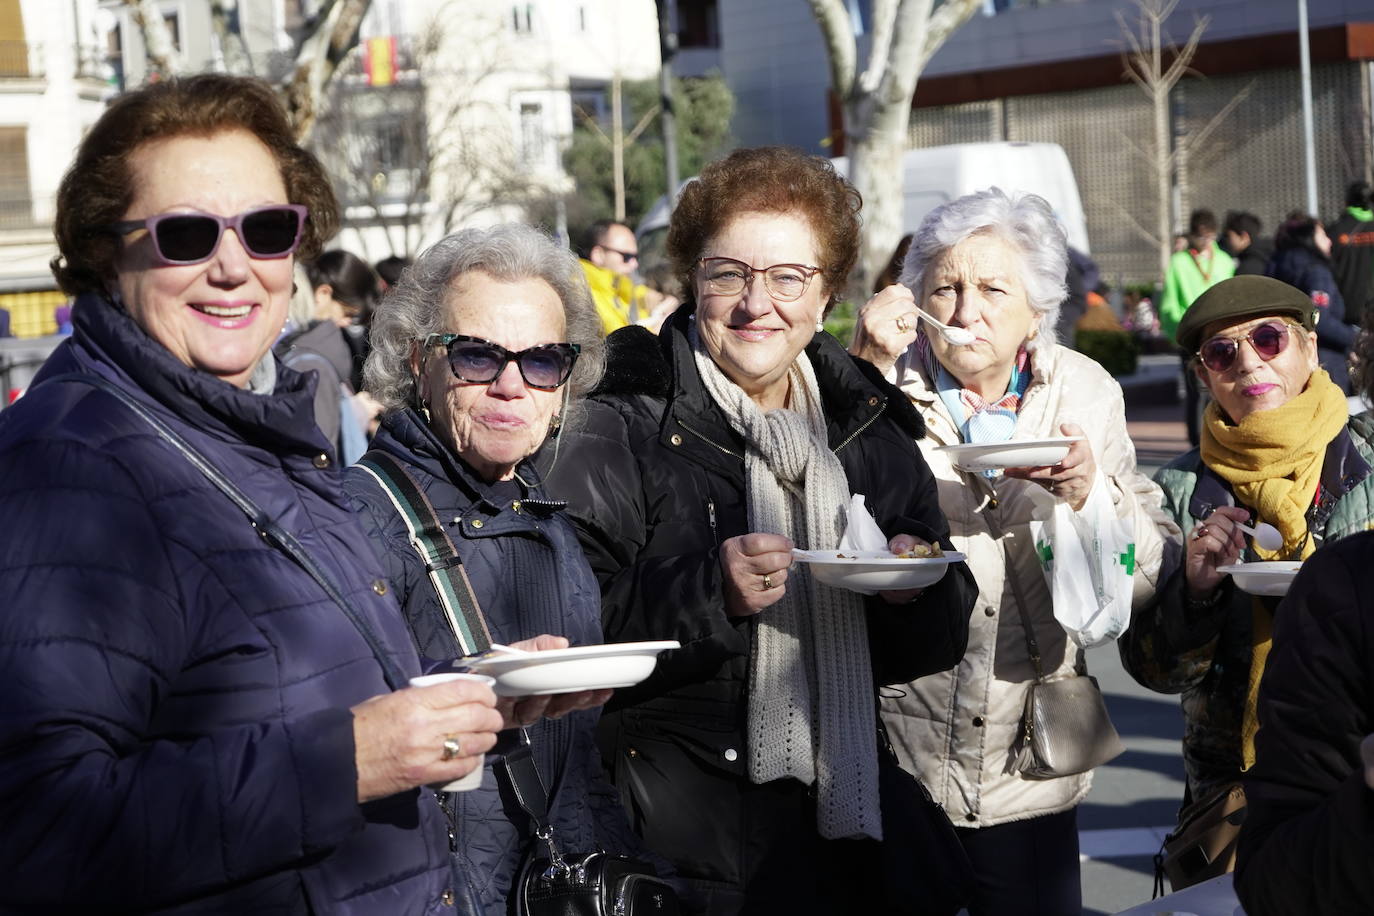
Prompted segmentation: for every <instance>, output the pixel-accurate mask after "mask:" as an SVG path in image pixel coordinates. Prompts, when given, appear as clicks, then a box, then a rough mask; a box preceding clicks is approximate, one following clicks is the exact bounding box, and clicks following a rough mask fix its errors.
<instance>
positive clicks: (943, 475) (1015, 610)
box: [882, 345, 1179, 827]
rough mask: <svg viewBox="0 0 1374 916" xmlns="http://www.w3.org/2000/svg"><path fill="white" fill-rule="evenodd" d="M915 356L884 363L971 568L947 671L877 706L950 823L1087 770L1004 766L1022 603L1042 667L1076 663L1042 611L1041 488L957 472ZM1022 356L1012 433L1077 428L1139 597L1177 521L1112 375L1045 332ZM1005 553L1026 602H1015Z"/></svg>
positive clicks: (975, 823) (1035, 804)
mask: <svg viewBox="0 0 1374 916" xmlns="http://www.w3.org/2000/svg"><path fill="white" fill-rule="evenodd" d="M918 363H919V361H918V360H917V359H916V357H915V354H914V352H913V350H908V351H907V353H906V354H905V355H904V356H903V357H902V359H901V360H899V361H898V363H897V365H896V367H895V369H894V372H895V377H894V381H895V382H896V384H897V385H898V386H899V387H900V388H901V389H902V390H903V391H904V392H905V393H906V394H907V396H908V397H910V398H911V399H912V401H913V402H914V403H915V405H916V407H917V409H918V410H920V412H921V415H922V416H923V417H924V418H925V421H926V428H927V435H926V438H925V439H924V440H923V441H922V442H921V443H920V447H921V452H922V454H923V455H924V456H925V459H926V462H927V464H929V465H930V469H931V471H932V472H933V473H934V475H935V479H936V482H937V485H938V487H939V491H940V508H942V509H943V510H944V512H945V515H946V516H947V517H948V518H949V525H950V533H951V537H952V539H953V543H954V549H955V550H958V551H960V552H961V553H964V554H966V555H967V557H968V566H969V568H970V569H971V570H972V571H973V575H974V578H975V579H976V580H977V582H978V600H977V603H976V604H975V605H974V609H973V616H972V619H971V620H970V623H969V641H968V652H967V653H966V654H965V655H964V658H963V661H961V662H960V663H959V665H958V667H956V668H953V669H951V670H950V671H946V672H942V673H940V674H935V675H931V676H929V677H924V678H921V679H920V680H918V681H915V682H913V683H910V684H902V685H896V686H895V688H892V689H888V690H885V691H884V694H886V695H887V696H885V698H884V699H883V701H882V712H883V719H884V721H885V722H886V724H887V727H888V730H889V732H890V733H891V736H892V742H893V745H894V746H895V748H896V750H897V754H898V756H899V758H900V759H901V762H902V765H903V766H904V767H906V768H907V769H908V770H910V771H911V772H913V773H915V774H916V775H917V776H919V777H920V778H921V781H922V782H924V783H925V784H926V786H927V787H929V789H930V791H931V794H933V795H934V796H935V800H936V801H937V802H939V803H940V804H941V805H943V806H944V809H945V811H946V812H947V813H948V814H949V816H950V819H951V820H952V821H953V822H954V823H955V825H956V826H961V827H988V826H992V825H994V824H1002V823H1006V822H1009V821H1016V820H1022V819H1025V818H1031V817H1037V816H1039V815H1044V814H1053V813H1056V812H1059V811H1064V810H1067V809H1068V808H1071V807H1072V806H1074V805H1076V804H1078V802H1079V801H1081V800H1082V798H1083V796H1084V795H1086V794H1087V792H1088V789H1089V787H1090V786H1091V785H1092V776H1091V774H1089V773H1085V774H1082V775H1079V776H1067V777H1061V778H1057V779H1047V780H1037V779H1024V778H1022V777H1021V776H1019V775H1016V774H1008V773H1006V772H1005V770H1006V766H1007V758H1008V755H1009V752H1010V751H1011V750H1012V748H1013V745H1014V744H1015V742H1016V741H1017V738H1018V736H1019V733H1020V723H1021V715H1022V711H1023V708H1024V706H1025V701H1026V689H1027V687H1028V686H1029V685H1030V684H1031V683H1032V682H1033V681H1034V679H1035V672H1034V669H1033V667H1032V665H1031V661H1030V656H1029V653H1028V652H1027V650H1026V640H1025V633H1024V631H1023V630H1022V627H1021V617H1020V615H1022V614H1026V615H1028V619H1029V620H1030V621H1031V623H1032V626H1033V627H1034V632H1035V637H1036V640H1037V642H1038V643H1039V646H1040V653H1041V663H1042V666H1043V668H1044V671H1045V674H1046V676H1047V677H1048V678H1050V679H1054V678H1058V677H1068V676H1071V675H1073V674H1074V672H1075V671H1077V672H1078V673H1080V674H1081V673H1085V672H1086V668H1085V665H1084V659H1083V652H1082V650H1081V649H1079V648H1078V647H1077V646H1075V645H1074V644H1073V643H1072V642H1071V641H1070V640H1069V639H1068V637H1067V636H1066V635H1065V633H1064V631H1063V629H1062V628H1061V627H1060V626H1059V624H1058V622H1057V621H1056V620H1055V619H1054V610H1053V608H1052V606H1051V598H1050V590H1049V586H1048V585H1047V583H1046V581H1045V575H1044V573H1043V572H1042V571H1041V568H1040V565H1039V561H1038V560H1037V558H1036V554H1035V549H1034V546H1033V544H1032V542H1031V537H1030V521H1031V511H1032V508H1033V505H1032V500H1031V498H1030V495H1029V491H1030V490H1031V489H1032V488H1035V489H1039V490H1040V491H1041V492H1044V490H1043V488H1042V487H1040V485H1039V484H1034V483H1030V482H1029V481H1023V480H1014V479H1011V478H1007V477H1001V476H999V477H997V478H995V479H991V480H990V479H988V478H986V477H983V476H981V475H977V474H966V473H964V472H961V471H958V470H956V469H955V468H954V467H953V465H952V464H951V463H950V460H949V458H948V457H946V455H945V454H944V453H942V452H939V451H937V450H936V449H938V448H939V447H940V446H943V445H958V444H960V438H959V433H958V430H957V429H956V428H955V425H954V422H953V420H952V419H951V417H950V415H949V412H948V411H947V410H946V408H945V405H944V404H943V402H941V400H940V398H939V396H938V395H937V394H936V393H935V391H934V389H933V388H932V386H931V384H930V380H929V379H928V378H926V376H925V373H924V370H923V369H922V368H921V367H920V366H919V364H918ZM1032 363H1033V373H1032V380H1031V384H1030V386H1029V387H1028V388H1027V390H1026V395H1025V398H1024V399H1023V400H1022V404H1021V409H1020V412H1019V414H1018V417H1017V424H1016V433H1015V436H1014V438H1016V439H1039V438H1044V437H1047V436H1058V435H1060V431H1059V426H1060V424H1061V423H1066V422H1068V423H1077V424H1078V425H1079V426H1081V427H1082V428H1083V430H1084V432H1085V433H1086V434H1087V436H1088V440H1089V442H1090V443H1091V445H1092V450H1093V456H1094V458H1095V459H1096V461H1097V466H1098V468H1099V470H1100V471H1101V473H1102V475H1103V477H1104V479H1105V481H1106V484H1107V487H1108V489H1109V491H1110V493H1111V497H1112V502H1113V503H1114V505H1115V506H1116V509H1117V513H1118V515H1119V517H1121V518H1123V519H1130V520H1131V523H1132V525H1133V527H1134V529H1135V542H1136V571H1135V595H1134V603H1135V604H1136V605H1139V604H1141V603H1143V602H1144V601H1145V600H1146V599H1148V598H1149V596H1150V595H1151V594H1153V592H1154V588H1155V584H1156V582H1157V581H1158V580H1159V574H1160V566H1161V562H1162V557H1163V555H1164V552H1165V551H1164V543H1165V540H1166V539H1174V540H1175V541H1177V540H1178V536H1179V535H1178V528H1177V526H1175V525H1174V523H1173V522H1172V521H1171V520H1170V519H1169V518H1167V517H1166V516H1165V515H1164V514H1163V512H1162V511H1161V509H1160V505H1161V503H1162V500H1163V494H1162V493H1161V491H1160V489H1159V487H1157V486H1156V485H1155V484H1154V483H1153V482H1152V481H1151V480H1150V479H1149V478H1148V477H1146V476H1144V475H1143V474H1141V473H1140V472H1139V471H1138V470H1137V469H1136V457H1135V446H1134V445H1133V444H1132V442H1131V440H1130V438H1129V436H1128V435H1127V433H1126V416H1125V405H1124V403H1123V401H1122V395H1121V386H1120V385H1118V384H1117V382H1116V380H1115V379H1113V378H1112V377H1111V376H1110V375H1108V374H1107V372H1106V371H1105V370H1104V369H1103V368H1102V367H1101V366H1100V365H1098V363H1096V362H1095V361H1093V360H1091V359H1089V358H1087V357H1085V356H1083V355H1081V354H1079V353H1076V352H1074V351H1073V350H1069V349H1067V348H1064V347H1060V346H1057V345H1051V346H1048V347H1042V348H1041V349H1040V350H1038V351H1036V353H1035V356H1034V358H1033V360H1032ZM998 532H1002V534H1001V536H1000V537H999V535H998ZM1170 553H1171V554H1173V553H1174V551H1170ZM1009 567H1010V568H1011V569H1012V570H1014V571H1015V572H1016V574H1017V576H1018V577H1019V579H1020V582H1021V588H1022V590H1023V592H1024V594H1025V596H1026V601H1027V603H1028V604H1029V607H1024V608H1023V607H1018V606H1017V602H1016V599H1015V597H1014V592H1013V589H1012V586H1011V584H1010V581H1009V579H1008V568H1009ZM898 692H900V694H901V696H896V694H897V693H898Z"/></svg>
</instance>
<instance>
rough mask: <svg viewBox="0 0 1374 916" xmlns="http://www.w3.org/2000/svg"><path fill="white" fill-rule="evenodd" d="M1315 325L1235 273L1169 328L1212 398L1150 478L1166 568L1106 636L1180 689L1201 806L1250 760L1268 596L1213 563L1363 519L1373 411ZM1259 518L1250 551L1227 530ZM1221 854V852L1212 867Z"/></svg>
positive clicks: (1220, 863) (1311, 546) (1288, 547)
mask: <svg viewBox="0 0 1374 916" xmlns="http://www.w3.org/2000/svg"><path fill="white" fill-rule="evenodd" d="M1315 324H1316V316H1315V312H1314V306H1313V303H1312V300H1311V299H1310V298H1309V297H1308V296H1307V294H1306V293H1304V292H1301V291H1299V290H1297V289H1295V288H1294V287H1292V286H1289V285H1288V284H1286V283H1282V282H1280V281H1278V280H1275V279H1272V278H1269V277H1258V276H1242V277H1235V278H1233V279H1229V280H1225V281H1223V282H1221V283H1219V284H1217V285H1216V286H1214V287H1212V288H1211V289H1209V290H1207V291H1206V292H1205V293H1203V294H1202V296H1200V297H1199V298H1198V299H1197V300H1196V301H1195V302H1194V303H1193V305H1192V306H1191V307H1190V308H1189V309H1188V311H1187V312H1186V313H1184V316H1183V319H1182V321H1181V322H1180V323H1179V326H1178V341H1179V343H1180V345H1181V346H1182V347H1184V349H1185V350H1188V351H1190V352H1192V353H1193V354H1194V356H1193V359H1192V361H1191V363H1190V366H1189V368H1190V369H1191V371H1193V372H1194V373H1196V375H1197V378H1198V380H1199V382H1200V383H1201V384H1202V385H1204V386H1205V387H1206V388H1207V390H1208V392H1210V394H1211V396H1212V402H1211V403H1210V404H1209V405H1208V406H1207V408H1206V411H1205V412H1204V414H1203V424H1202V425H1203V428H1202V437H1201V438H1202V441H1201V445H1200V447H1198V448H1195V449H1193V450H1192V451H1189V452H1188V453H1186V454H1184V455H1183V456H1181V457H1179V458H1177V459H1175V460H1174V461H1173V462H1171V463H1170V464H1168V465H1167V466H1165V467H1164V468H1162V469H1161V470H1160V471H1159V473H1158V474H1157V475H1156V476H1155V480H1156V482H1158V483H1159V485H1160V486H1161V487H1162V488H1163V490H1164V497H1165V502H1164V508H1165V510H1166V511H1169V512H1170V513H1172V515H1173V517H1174V519H1175V521H1176V522H1177V523H1178V526H1179V528H1180V530H1182V531H1183V543H1182V544H1181V545H1175V547H1174V549H1175V551H1176V553H1177V554H1178V556H1177V557H1176V559H1175V562H1174V563H1173V564H1172V566H1173V568H1174V569H1175V571H1174V572H1173V574H1172V575H1171V576H1169V577H1168V578H1167V579H1166V580H1165V581H1164V582H1163V583H1162V584H1161V586H1160V588H1159V590H1158V591H1157V593H1156V596H1155V598H1154V600H1153V601H1151V602H1149V603H1148V604H1146V605H1145V606H1143V607H1141V608H1138V609H1137V610H1136V612H1135V614H1134V616H1133V619H1132V621H1131V626H1130V629H1129V630H1127V632H1126V633H1125V635H1123V636H1122V637H1121V638H1120V639H1119V640H1118V645H1119V647H1120V650H1121V658H1122V661H1123V663H1124V664H1125V666H1126V668H1127V670H1128V671H1130V672H1131V674H1132V676H1133V677H1135V679H1136V680H1137V681H1139V682H1140V683H1141V684H1143V685H1145V686H1146V687H1149V688H1151V689H1153V690H1158V691H1160V692H1162V693H1179V694H1182V700H1183V715H1184V735H1183V757H1184V764H1185V768H1186V772H1187V794H1186V795H1185V799H1184V801H1185V806H1186V805H1188V804H1190V803H1191V804H1194V805H1198V806H1202V807H1205V806H1206V803H1207V802H1208V800H1209V799H1213V798H1218V797H1220V796H1221V795H1222V794H1223V793H1226V792H1228V791H1229V790H1230V789H1231V788H1232V787H1234V786H1235V785H1236V784H1237V783H1238V782H1239V781H1240V779H1241V774H1242V773H1243V772H1244V771H1245V770H1247V769H1249V767H1250V766H1251V765H1253V764H1254V762H1255V750H1254V748H1255V731H1256V728H1257V725H1256V715H1255V708H1256V698H1257V696H1258V690H1259V680H1260V675H1261V673H1262V672H1263V671H1264V665H1265V659H1266V658H1267V656H1268V653H1269V647H1270V633H1271V629H1272V625H1273V619H1274V610H1275V608H1276V607H1277V605H1278V602H1279V600H1280V599H1279V597H1265V596H1257V595H1251V594H1247V593H1245V592H1243V591H1241V590H1240V589H1239V588H1237V587H1236V584H1235V583H1234V582H1233V581H1232V578H1231V576H1229V575H1227V574H1226V573H1224V572H1222V569H1223V567H1226V566H1228V565H1229V564H1234V563H1239V562H1248V561H1259V560H1289V561H1302V560H1304V559H1306V558H1307V557H1309V556H1310V555H1311V554H1312V552H1313V551H1314V550H1316V549H1317V548H1318V547H1319V546H1321V545H1322V544H1323V543H1325V542H1330V541H1334V540H1336V539H1338V538H1342V537H1345V536H1346V535H1348V534H1352V533H1354V532H1357V531H1363V530H1364V529H1366V528H1367V527H1369V526H1370V523H1371V509H1370V507H1371V506H1374V478H1371V476H1370V466H1371V463H1374V421H1371V419H1370V418H1369V417H1368V416H1367V415H1362V416H1359V417H1350V416H1348V411H1347V407H1346V399H1345V394H1344V392H1343V391H1342V390H1341V388H1340V387H1339V386H1337V385H1336V384H1334V383H1333V382H1332V381H1331V379H1330V377H1329V376H1328V375H1327V373H1326V371H1325V370H1323V369H1322V368H1321V367H1320V365H1319V364H1318V357H1317V335H1316V332H1315ZM1260 522H1264V523H1267V524H1268V525H1270V526H1273V528H1275V529H1277V530H1278V534H1279V536H1280V538H1281V541H1282V543H1281V545H1280V546H1278V547H1276V548H1274V549H1266V548H1265V547H1262V546H1260V545H1259V544H1258V543H1256V539H1253V538H1251V537H1250V536H1249V535H1247V534H1246V533H1244V532H1242V531H1241V530H1240V528H1238V527H1237V524H1238V523H1245V524H1249V525H1257V524H1258V523H1260ZM1272 543H1273V542H1271V545H1272ZM1195 810H1196V809H1195ZM1233 860H1234V855H1233V853H1231V854H1228V855H1226V856H1223V857H1222V858H1221V859H1218V860H1217V862H1216V865H1215V867H1214V869H1213V872H1220V871H1222V870H1223V868H1224V867H1229V864H1230V862H1231V861H1233ZM1209 874H1210V873H1209ZM1205 876H1208V875H1205V874H1198V875H1195V876H1194V877H1205ZM1176 884H1178V886H1183V882H1181V881H1179V882H1176ZM1177 889H1178V887H1175V890H1177Z"/></svg>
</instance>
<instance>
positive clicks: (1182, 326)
mask: <svg viewBox="0 0 1374 916" xmlns="http://www.w3.org/2000/svg"><path fill="white" fill-rule="evenodd" d="M1316 311H1317V310H1316V308H1315V307H1314V306H1313V305H1312V299H1311V297H1310V296H1308V295H1307V293H1304V292H1303V291H1302V290H1300V289H1298V288H1296V287H1293V286H1289V285H1288V284H1287V283H1284V282H1283V281H1282V280H1275V279H1274V278H1273V277H1257V276H1252V275H1246V276H1243V277H1232V278H1231V279H1229V280H1222V281H1221V282H1220V283H1218V284H1217V285H1216V286H1213V287H1211V288H1210V289H1208V290H1207V291H1206V292H1204V293H1203V294H1202V295H1201V296H1198V297H1197V298H1196V299H1194V300H1193V304H1192V305H1190V306H1188V310H1187V311H1186V312H1184V313H1183V320H1181V321H1180V322H1179V323H1178V330H1177V332H1176V333H1175V335H1174V336H1175V337H1176V338H1177V340H1178V343H1179V346H1181V347H1182V348H1183V349H1185V350H1187V351H1189V352H1190V353H1191V352H1194V351H1196V350H1197V348H1198V347H1199V346H1201V344H1202V332H1203V330H1204V329H1205V328H1206V327H1207V326H1208V325H1209V324H1212V323H1213V322H1217V321H1225V322H1227V323H1228V324H1238V323H1239V322H1240V321H1242V320H1243V319H1247V318H1258V317H1259V316H1261V315H1289V316H1291V317H1293V318H1296V319H1297V320H1298V321H1299V322H1301V323H1302V326H1303V327H1305V328H1307V330H1309V331H1315V330H1316V329H1317V315H1316Z"/></svg>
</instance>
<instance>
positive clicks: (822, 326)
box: [816, 321, 825, 334]
mask: <svg viewBox="0 0 1374 916" xmlns="http://www.w3.org/2000/svg"><path fill="white" fill-rule="evenodd" d="M824 330H825V322H823V321H817V322H816V333H817V334H819V333H820V332H821V331H824Z"/></svg>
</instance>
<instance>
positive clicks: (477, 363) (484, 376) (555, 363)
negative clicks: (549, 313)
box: [425, 334, 582, 391]
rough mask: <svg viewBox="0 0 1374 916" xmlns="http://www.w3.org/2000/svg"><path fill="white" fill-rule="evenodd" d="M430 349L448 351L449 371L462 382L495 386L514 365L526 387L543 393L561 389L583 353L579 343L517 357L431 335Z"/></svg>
mask: <svg viewBox="0 0 1374 916" xmlns="http://www.w3.org/2000/svg"><path fill="white" fill-rule="evenodd" d="M430 347H446V348H447V349H448V367H449V369H450V370H452V372H453V375H454V377H455V378H457V379H458V380H460V381H464V382H474V383H476V384H486V383H487V382H493V381H495V380H496V378H497V377H498V376H499V375H500V374H501V373H502V372H505V371H506V364H507V363H510V362H514V363H515V365H516V368H518V369H519V370H520V377H521V378H523V379H524V380H525V384H526V385H528V386H530V387H531V388H538V389H539V390H541V391H554V390H556V389H558V388H561V387H562V386H563V383H564V382H566V381H567V380H568V377H569V376H571V375H572V370H573V365H574V364H575V363H576V362H577V356H578V354H579V353H581V352H582V348H581V347H580V346H578V345H577V344H575V343H551V344H540V345H539V346H537V347H530V348H529V349H528V350H521V351H519V352H518V353H517V352H513V351H511V350H507V349H506V348H505V347H503V346H501V345H500V344H494V343H492V342H491V341H489V340H483V339H482V338H480V337H469V336H467V335H466V334H431V335H429V336H428V337H426V338H425V349H429V348H430Z"/></svg>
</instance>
